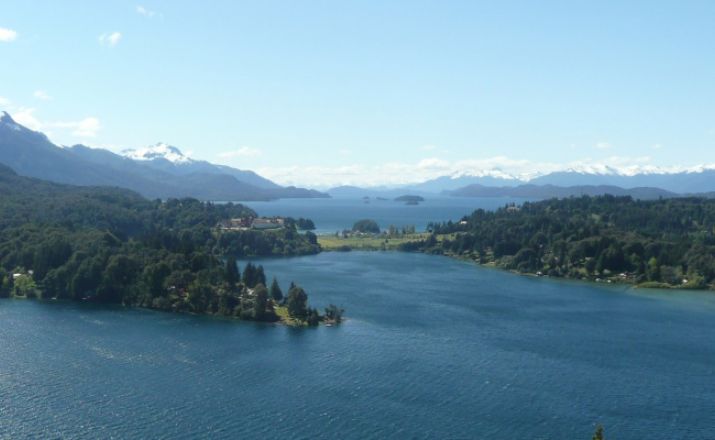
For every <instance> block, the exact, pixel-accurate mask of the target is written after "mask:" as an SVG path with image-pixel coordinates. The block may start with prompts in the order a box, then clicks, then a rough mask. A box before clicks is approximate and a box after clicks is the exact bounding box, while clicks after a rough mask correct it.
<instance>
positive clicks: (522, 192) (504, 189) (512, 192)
mask: <svg viewBox="0 0 715 440" xmlns="http://www.w3.org/2000/svg"><path fill="white" fill-rule="evenodd" d="M447 194H448V195H450V196H455V197H515V198H526V199H548V198H554V197H556V198H566V197H579V196H600V195H604V194H610V195H612V196H631V197H633V198H634V199H639V200H649V199H658V198H661V197H662V198H671V197H677V196H678V194H676V193H673V192H670V191H666V190H664V189H660V188H649V187H639V188H628V189H626V188H620V187H618V186H611V185H581V186H556V185H530V184H527V185H518V186H501V187H495V186H484V185H477V184H474V185H468V186H465V187H463V188H459V189H456V190H454V191H448V192H447Z"/></svg>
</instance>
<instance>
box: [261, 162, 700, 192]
mask: <svg viewBox="0 0 715 440" xmlns="http://www.w3.org/2000/svg"><path fill="white" fill-rule="evenodd" d="M703 167H705V168H708V169H709V168H711V167H713V166H711V165H703V166H699V167H687V166H665V167H664V166H658V165H655V164H654V163H653V159H652V158H651V157H650V156H638V157H624V156H611V157H608V158H606V159H600V160H597V159H593V158H589V157H586V158H583V159H581V160H577V161H573V162H568V163H557V162H535V161H529V160H523V159H512V158H509V157H506V156H496V157H490V158H483V159H463V160H456V161H447V160H443V159H439V158H427V159H422V160H420V161H417V162H411V163H397V162H392V163H384V164H379V165H362V164H352V165H343V166H337V167H336V166H327V165H326V166H318V165H306V166H289V167H264V168H261V169H259V170H257V171H258V172H259V173H260V174H261V175H263V176H266V177H268V178H269V179H271V180H274V181H276V182H278V183H281V184H284V185H300V186H310V187H316V188H329V187H333V186H338V185H357V186H365V187H370V186H381V185H387V186H399V185H409V184H414V183H420V182H424V181H426V180H429V179H434V178H437V177H441V176H451V177H459V176H477V177H479V176H491V177H501V178H518V179H521V180H525V181H528V180H531V179H533V178H535V177H538V176H541V175H544V174H549V173H552V172H556V171H575V172H587V173H597V174H616V173H617V174H623V175H634V174H639V173H656V172H658V173H676V172H683V171H697V170H700V169H702V168H703Z"/></svg>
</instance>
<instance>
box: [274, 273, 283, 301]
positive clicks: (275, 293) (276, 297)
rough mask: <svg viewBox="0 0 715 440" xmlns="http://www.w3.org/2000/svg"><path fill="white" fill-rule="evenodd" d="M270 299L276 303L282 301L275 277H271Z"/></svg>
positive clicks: (281, 292) (281, 293)
mask: <svg viewBox="0 0 715 440" xmlns="http://www.w3.org/2000/svg"><path fill="white" fill-rule="evenodd" d="M271 298H273V301H275V302H278V303H279V302H281V301H283V291H282V290H281V286H279V285H278V280H277V279H276V277H273V282H272V283H271Z"/></svg>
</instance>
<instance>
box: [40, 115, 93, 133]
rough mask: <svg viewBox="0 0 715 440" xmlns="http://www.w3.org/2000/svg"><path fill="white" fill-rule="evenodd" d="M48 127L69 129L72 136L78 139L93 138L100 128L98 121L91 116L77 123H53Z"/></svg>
mask: <svg viewBox="0 0 715 440" xmlns="http://www.w3.org/2000/svg"><path fill="white" fill-rule="evenodd" d="M48 125H49V126H51V127H57V128H68V129H71V130H72V134H73V135H75V136H78V137H95V136H97V132H98V131H99V130H101V128H102V125H101V124H100V123H99V119H97V118H95V117H92V116H90V117H87V118H84V119H82V120H79V121H69V122H54V123H51V124H48Z"/></svg>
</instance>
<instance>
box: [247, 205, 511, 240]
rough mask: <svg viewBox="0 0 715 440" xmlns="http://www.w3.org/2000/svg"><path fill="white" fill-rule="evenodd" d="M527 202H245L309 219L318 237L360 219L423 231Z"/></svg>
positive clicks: (261, 211)
mask: <svg viewBox="0 0 715 440" xmlns="http://www.w3.org/2000/svg"><path fill="white" fill-rule="evenodd" d="M524 200H525V199H510V198H470V197H427V199H426V200H425V201H424V202H421V203H420V204H419V205H416V206H411V205H406V204H405V203H404V202H395V201H393V200H377V199H371V200H370V203H365V202H364V201H363V200H362V199H345V198H343V199H341V198H335V199H283V200H275V201H272V202H245V204H246V205H247V206H250V207H251V208H253V209H254V210H255V211H256V212H258V213H259V214H260V215H264V216H289V217H295V218H298V217H304V218H310V219H312V220H313V221H314V222H315V226H316V228H317V229H316V232H317V233H319V234H326V233H335V232H336V231H342V230H343V229H352V227H353V224H355V222H356V221H357V220H360V219H364V218H368V219H373V220H375V221H376V222H377V223H378V224H379V225H380V227H381V228H383V229H384V228H387V227H389V226H390V225H393V226H397V227H402V226H415V228H416V229H417V230H418V231H424V230H425V227H426V226H427V223H429V222H431V221H435V222H445V221H448V220H453V221H458V220H459V219H461V218H462V217H463V216H465V215H467V214H471V213H472V211H474V210H475V209H477V208H482V209H496V208H499V207H501V206H504V205H506V204H507V203H511V202H516V203H522V202H523V201H524Z"/></svg>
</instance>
